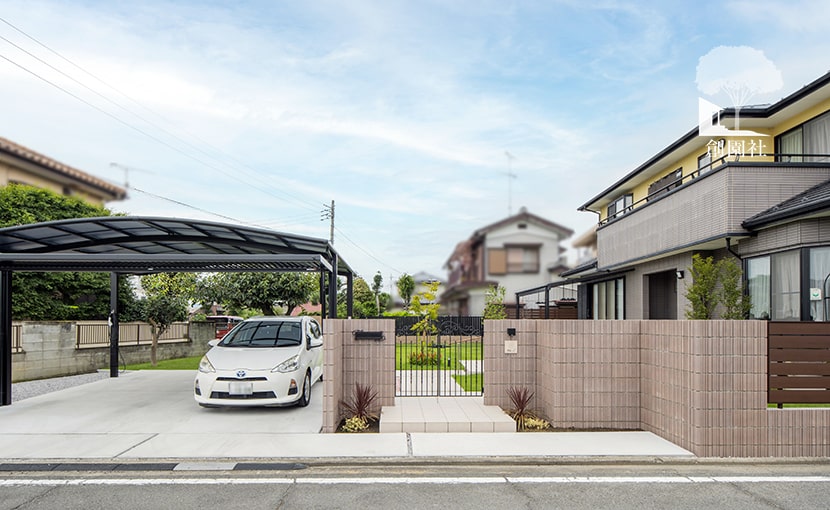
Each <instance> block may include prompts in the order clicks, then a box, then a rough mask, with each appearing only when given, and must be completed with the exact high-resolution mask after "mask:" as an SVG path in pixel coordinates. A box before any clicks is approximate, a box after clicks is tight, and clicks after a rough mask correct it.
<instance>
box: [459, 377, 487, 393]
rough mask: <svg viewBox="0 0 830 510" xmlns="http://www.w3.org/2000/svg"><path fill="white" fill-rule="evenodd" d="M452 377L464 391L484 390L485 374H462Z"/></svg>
mask: <svg viewBox="0 0 830 510" xmlns="http://www.w3.org/2000/svg"><path fill="white" fill-rule="evenodd" d="M452 378H453V379H455V382H457V383H458V385H459V386H461V387H462V388H464V391H482V389H483V388H484V374H461V375H454V376H452Z"/></svg>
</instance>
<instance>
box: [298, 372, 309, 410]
mask: <svg viewBox="0 0 830 510" xmlns="http://www.w3.org/2000/svg"><path fill="white" fill-rule="evenodd" d="M309 402H311V374H310V373H308V372H306V373H305V379H304V380H303V393H302V395H301V396H300V400H298V401H297V405H298V406H300V407H305V406H307V405H308V403H309Z"/></svg>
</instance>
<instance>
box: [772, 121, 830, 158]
mask: <svg viewBox="0 0 830 510" xmlns="http://www.w3.org/2000/svg"><path fill="white" fill-rule="evenodd" d="M775 152H776V153H777V154H783V155H781V156H778V157H777V158H776V159H777V160H778V161H781V162H785V163H786V162H792V163H798V162H801V161H830V112H825V113H823V114H821V115H819V116H817V117H815V118H813V119H810V120H808V121H807V122H805V123H804V124H802V125H800V126H798V127H796V128H794V129H791V130H789V131H787V132H786V133H783V134H781V135H778V136H777V137H775ZM801 154H813V156H812V157H808V156H805V157H802V156H800V155H801Z"/></svg>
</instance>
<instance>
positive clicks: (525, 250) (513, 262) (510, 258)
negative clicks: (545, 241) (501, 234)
mask: <svg viewBox="0 0 830 510" xmlns="http://www.w3.org/2000/svg"><path fill="white" fill-rule="evenodd" d="M506 250H507V272H508V273H538V272H539V246H508V247H507V248H506Z"/></svg>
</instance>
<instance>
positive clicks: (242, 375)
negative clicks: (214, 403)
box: [236, 370, 246, 379]
mask: <svg viewBox="0 0 830 510" xmlns="http://www.w3.org/2000/svg"><path fill="white" fill-rule="evenodd" d="M245 374H246V372H245V371H244V370H237V371H236V378H237V379H244V378H245Z"/></svg>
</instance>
